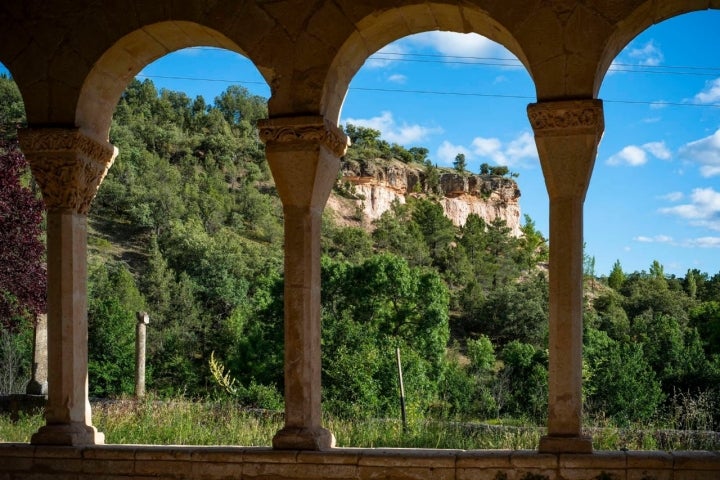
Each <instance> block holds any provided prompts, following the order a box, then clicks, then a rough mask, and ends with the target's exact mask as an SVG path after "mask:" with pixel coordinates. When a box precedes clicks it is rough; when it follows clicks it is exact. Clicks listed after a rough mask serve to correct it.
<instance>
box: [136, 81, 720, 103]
mask: <svg viewBox="0 0 720 480" xmlns="http://www.w3.org/2000/svg"><path fill="white" fill-rule="evenodd" d="M137 76H138V77H142V78H161V79H164V80H189V81H198V82H225V83H232V84H240V85H242V84H254V85H267V84H266V83H265V82H260V81H243V80H229V79H219V78H200V77H180V76H167V75H145V74H142V75H137ZM348 90H356V91H362V92H380V93H408V94H419V95H446V96H457V97H486V98H507V99H519V100H530V101H535V100H536V98H535V97H533V96H528V95H502V94H497V93H478V92H450V91H442V90H410V89H402V88H370V87H349V88H348ZM602 100H603V102H606V103H623V104H631V105H632V104H637V105H656V106H674V107H710V108H720V104H718V103H695V102H663V101H654V102H649V101H644V100H613V99H606V98H603V99H602Z"/></svg>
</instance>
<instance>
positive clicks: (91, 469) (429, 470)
mask: <svg viewBox="0 0 720 480" xmlns="http://www.w3.org/2000/svg"><path fill="white" fill-rule="evenodd" d="M150 478H153V479H166V480H191V479H192V480H229V479H247V480H254V479H268V480H269V479H283V480H295V479H297V480H306V479H333V480H370V479H398V480H430V479H433V480H503V479H505V480H530V479H532V480H545V479H546V480H591V479H592V480H594V479H603V480H606V479H607V480H609V479H613V480H691V479H695V480H701V479H717V478H720V452H702V451H694V452H674V453H668V452H635V451H630V452H596V453H594V454H582V455H581V454H559V455H555V454H539V453H537V452H535V451H510V450H475V451H463V450H423V449H363V448H337V449H333V450H331V451H328V452H304V451H302V452H301V451H277V450H271V449H270V448H264V447H249V448H244V447H226V446H218V447H200V446H149V445H103V446H92V447H45V446H33V445H28V444H0V480H20V479H33V480H44V479H53V480H57V479H68V480H70V479H72V480H90V479H93V480H125V479H133V480H141V479H150Z"/></svg>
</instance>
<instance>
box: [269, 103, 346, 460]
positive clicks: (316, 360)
mask: <svg viewBox="0 0 720 480" xmlns="http://www.w3.org/2000/svg"><path fill="white" fill-rule="evenodd" d="M259 128H260V137H261V138H262V139H263V141H264V142H265V144H266V154H267V159H268V163H269V164H270V169H271V171H272V174H273V178H274V179H275V185H276V186H277V189H278V193H279V195H280V199H281V201H282V203H283V211H284V214H285V316H284V319H285V427H284V428H283V429H282V430H280V431H279V432H278V433H277V435H275V437H274V438H273V447H274V448H276V449H293V450H323V449H327V448H331V447H333V446H334V444H335V438H334V437H333V435H332V434H331V433H330V432H329V431H328V430H326V429H325V428H323V427H322V406H321V401H320V389H321V385H320V384H321V364H320V360H321V355H320V335H321V332H320V254H321V249H320V228H321V216H322V210H323V208H324V206H325V203H326V202H327V199H328V196H329V195H330V191H331V190H332V187H333V185H334V183H335V180H336V178H337V173H338V170H339V168H340V162H339V157H340V156H342V155H343V154H344V152H345V149H346V148H347V137H346V136H345V135H344V134H343V133H342V132H341V131H339V130H338V129H337V127H335V126H334V125H331V124H330V123H329V122H326V121H325V120H324V119H323V118H322V117H290V118H276V119H270V120H265V121H262V122H260V125H259Z"/></svg>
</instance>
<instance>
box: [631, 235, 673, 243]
mask: <svg viewBox="0 0 720 480" xmlns="http://www.w3.org/2000/svg"><path fill="white" fill-rule="evenodd" d="M633 240H635V241H636V242H640V243H672V241H673V239H672V237H670V236H668V235H655V236H652V237H646V236H642V235H641V236H639V237H635V238H633Z"/></svg>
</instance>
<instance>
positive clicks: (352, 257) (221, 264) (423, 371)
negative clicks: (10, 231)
mask: <svg viewBox="0 0 720 480" xmlns="http://www.w3.org/2000/svg"><path fill="white" fill-rule="evenodd" d="M5 82H10V80H8V79H5ZM1 83H2V82H0V84H1ZM5 91H9V87H7V86H6V85H4V86H2V88H0V93H2V92H5ZM3 104H6V105H15V103H13V101H11V100H6V99H0V105H3ZM265 115H267V111H266V106H265V100H264V99H262V98H259V97H255V96H253V95H251V94H249V93H248V92H247V91H246V90H244V89H243V88H241V87H235V86H233V87H229V88H228V89H227V90H226V91H225V92H223V93H222V94H221V95H220V96H219V97H217V98H216V99H215V100H214V102H213V103H207V102H206V101H205V100H204V99H203V98H201V97H197V98H195V99H190V98H189V97H187V96H186V95H185V94H183V93H180V92H173V91H168V90H160V91H157V90H156V88H155V86H154V85H153V83H152V82H151V81H149V80H146V81H144V82H139V81H133V82H131V84H130V85H129V86H128V88H127V90H126V92H125V93H124V94H123V96H122V98H121V100H120V102H119V104H118V107H117V110H116V114H115V117H114V121H113V126H112V130H111V141H112V142H113V143H114V144H115V145H117V146H118V147H119V149H120V152H121V153H120V156H119V157H118V159H117V161H116V163H115V165H114V166H113V167H112V168H111V170H110V173H109V175H108V177H107V179H106V180H105V182H104V184H103V185H102V187H101V189H100V192H99V195H98V197H97V199H96V201H95V203H94V204H93V208H92V211H91V216H90V225H91V237H90V242H89V243H90V246H91V257H90V275H89V294H90V297H89V322H90V340H89V341H90V389H91V392H92V394H93V395H97V396H117V395H122V394H129V393H131V392H132V381H131V379H132V367H133V365H132V355H133V339H134V315H135V312H136V311H138V310H146V311H148V312H149V313H150V318H151V323H150V326H149V329H148V382H147V385H148V389H149V390H150V391H153V392H154V393H156V394H157V395H160V396H176V395H185V396H188V397H192V398H197V397H203V398H207V397H227V396H232V397H234V398H236V399H238V400H239V401H241V402H243V403H244V404H247V405H252V406H259V407H267V408H278V407H280V406H281V405H282V396H281V392H282V389H283V340H282V339H283V314H282V312H283V295H282V292H283V277H282V209H281V205H280V202H279V200H278V198H277V195H276V193H275V189H274V185H273V182H272V178H271V176H270V174H269V170H268V167H267V164H266V162H265V159H264V153H263V147H262V144H261V143H260V142H259V140H258V137H257V132H256V130H255V128H254V123H255V122H256V120H257V119H259V118H262V117H264V116H265ZM345 129H346V132H347V133H348V135H349V136H350V137H351V138H352V139H353V141H354V142H355V143H354V146H353V147H351V149H350V150H349V152H348V154H347V157H346V159H345V161H348V162H371V161H373V159H374V158H376V157H380V158H396V159H399V160H401V161H404V162H407V163H415V164H417V165H418V167H419V168H424V169H425V170H424V171H425V177H424V178H425V182H426V185H424V188H423V191H424V192H425V193H424V194H420V195H414V196H412V197H411V198H409V200H408V202H407V203H406V204H399V203H398V204H395V205H394V206H393V208H392V209H391V210H389V211H387V212H386V213H385V214H384V215H383V216H382V217H381V218H380V219H378V220H377V221H376V222H375V223H374V229H373V231H372V232H368V231H366V230H363V229H361V228H359V227H352V226H341V225H338V224H336V223H335V222H334V221H333V218H332V216H331V215H330V214H328V215H326V217H325V218H324V228H323V248H324V251H323V253H324V256H323V260H322V288H323V290H322V299H321V301H322V322H323V325H322V326H323V330H322V332H323V333H322V346H323V350H322V355H323V371H322V375H323V397H324V406H325V408H326V410H329V411H330V412H332V413H334V414H335V415H338V416H343V417H349V418H358V417H385V416H396V415H397V414H398V410H399V405H398V402H397V396H398V392H397V366H396V364H395V358H396V357H395V349H396V348H399V349H400V351H401V355H402V360H403V370H404V374H405V387H406V393H407V397H408V404H409V411H410V415H411V416H414V417H415V418H422V417H427V416H434V417H436V418H463V419H467V418H473V419H479V418H498V417H514V418H524V419H528V420H532V421H538V422H541V421H542V420H543V418H544V416H545V415H546V409H547V376H548V373H547V362H548V358H547V325H548V285H547V278H546V273H545V270H544V265H545V264H546V262H547V261H548V259H547V253H548V249H547V242H546V241H545V239H544V238H543V237H542V235H541V234H540V233H539V232H538V231H537V230H536V229H535V225H534V223H533V221H532V220H531V219H530V218H527V217H526V218H525V223H524V225H523V227H522V236H520V237H519V238H516V237H514V236H512V235H511V233H510V229H509V228H508V227H507V225H506V224H505V223H504V222H503V221H495V222H491V223H487V222H485V221H484V220H482V219H481V218H480V217H478V216H475V215H471V216H470V217H469V218H468V220H467V223H466V224H465V225H464V226H463V227H461V228H458V227H456V226H454V225H453V224H452V223H451V222H450V221H449V220H448V219H447V218H446V217H445V216H444V215H443V211H442V208H441V207H440V206H439V204H438V203H437V202H436V201H435V199H434V197H433V196H434V194H435V192H436V189H435V188H434V186H433V181H434V180H433V179H435V181H437V178H438V171H439V170H440V169H438V168H437V167H435V166H434V165H433V163H432V161H431V159H429V158H428V155H429V152H428V150H427V149H426V148H423V147H413V148H409V149H406V148H405V147H401V146H398V145H391V144H388V143H387V142H385V141H384V140H382V139H381V138H380V134H379V132H377V131H374V130H372V129H367V128H363V127H356V126H353V125H347V126H345ZM457 160H458V161H457V165H456V166H455V168H456V170H458V171H461V170H462V171H463V173H464V172H465V168H466V166H465V165H463V161H462V160H463V159H462V158H458V159H457ZM460 167H462V169H461V168H460ZM480 173H481V174H482V175H508V174H510V173H509V171H508V170H507V168H506V167H503V166H494V167H490V166H488V165H483V166H482V167H481V172H480ZM510 175H512V174H510ZM586 273H587V275H588V279H587V281H588V288H587V298H586V300H587V303H586V311H585V326H584V332H585V356H584V359H585V363H584V371H583V373H584V377H585V382H584V395H585V400H586V406H587V408H586V412H587V413H588V414H589V415H590V416H593V417H595V418H597V419H610V420H611V421H614V422H617V423H620V424H622V423H625V422H632V421H637V420H650V419H658V420H661V419H663V418H665V419H667V418H670V417H673V418H675V419H678V418H680V419H681V421H680V423H681V424H682V425H683V426H684V427H686V428H715V426H716V425H717V421H718V420H720V409H718V405H717V398H718V390H717V387H716V385H717V384H718V379H720V273H718V274H715V275H714V276H711V275H709V274H706V273H702V272H700V271H697V270H691V271H689V272H688V273H687V275H686V276H685V277H684V278H676V277H672V276H668V275H665V274H664V272H663V269H662V266H661V265H660V264H658V263H657V262H656V263H655V264H653V265H652V266H650V269H649V272H635V273H626V272H623V270H622V267H621V265H620V263H619V262H617V263H616V264H615V266H614V267H613V270H612V272H609V275H608V277H598V275H597V274H596V273H595V272H594V262H590V261H588V262H587V265H586ZM698 405H702V407H698Z"/></svg>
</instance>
